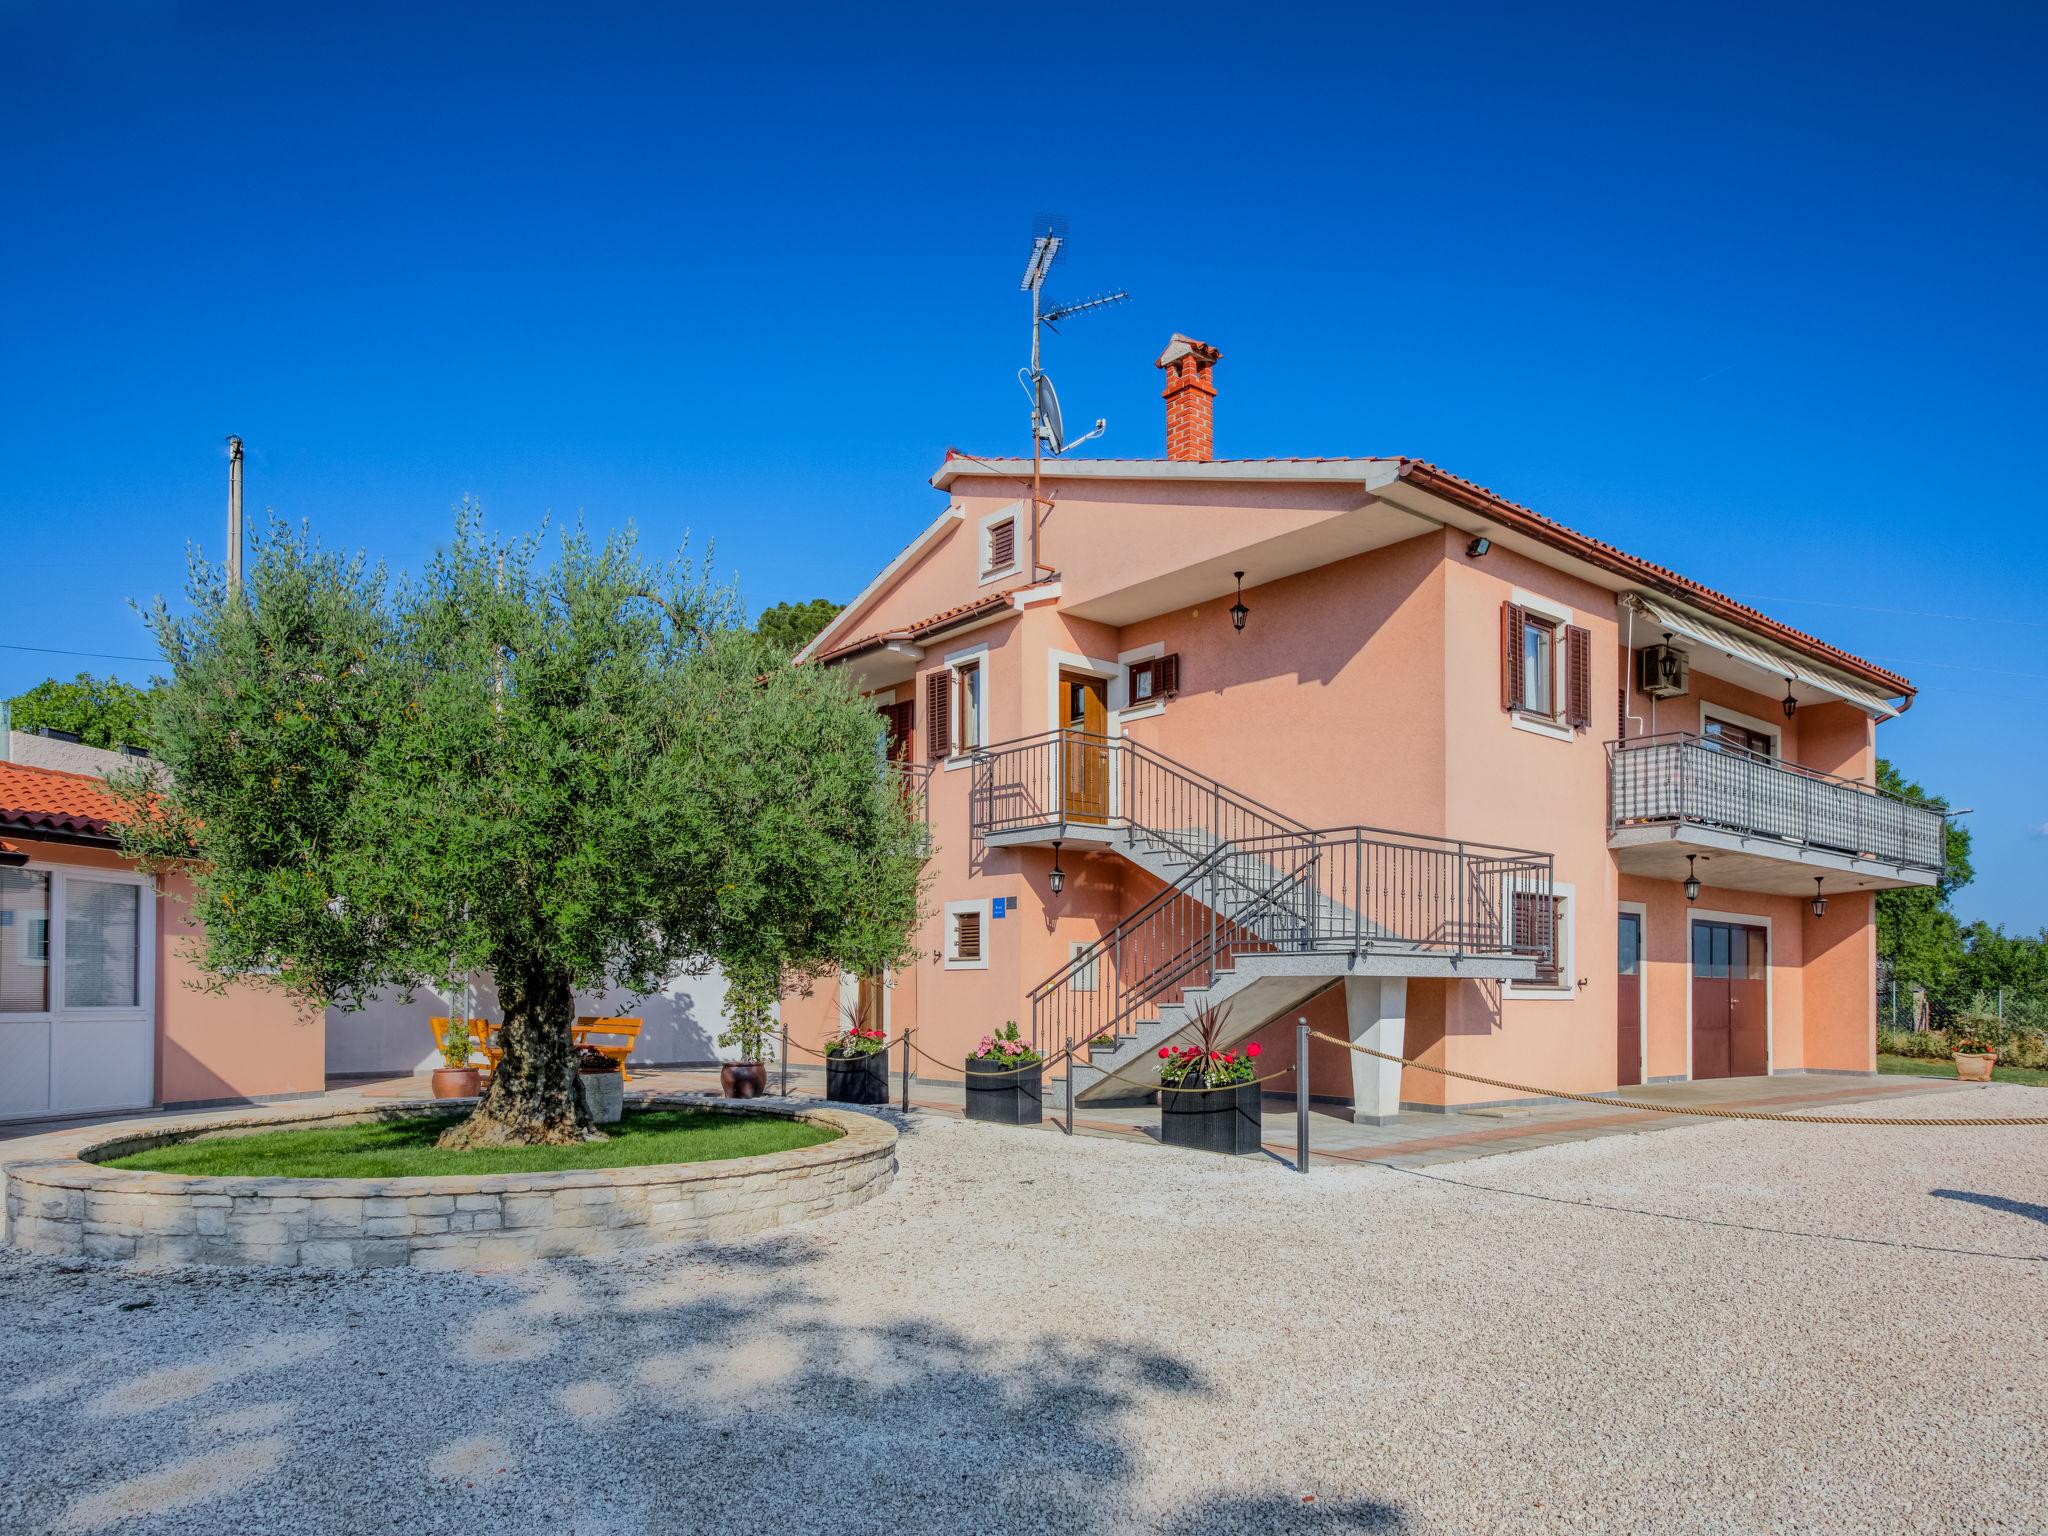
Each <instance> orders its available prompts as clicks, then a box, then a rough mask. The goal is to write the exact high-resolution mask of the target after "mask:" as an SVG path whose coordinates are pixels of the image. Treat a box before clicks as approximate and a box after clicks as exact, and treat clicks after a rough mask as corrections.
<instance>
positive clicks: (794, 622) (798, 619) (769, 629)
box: [754, 597, 846, 656]
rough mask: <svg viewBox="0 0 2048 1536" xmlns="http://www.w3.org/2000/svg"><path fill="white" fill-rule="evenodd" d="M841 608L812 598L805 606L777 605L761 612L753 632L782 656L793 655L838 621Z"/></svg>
mask: <svg viewBox="0 0 2048 1536" xmlns="http://www.w3.org/2000/svg"><path fill="white" fill-rule="evenodd" d="M845 606H846V605H845V604H844V603H835V602H833V601H832V600H831V599H830V598H829V597H814V598H812V599H811V600H810V601H809V602H808V603H777V604H776V605H775V606H774V607H773V608H769V609H766V610H764V611H763V612H762V614H761V617H760V620H759V621H758V622H757V623H756V624H755V625H754V633H755V634H757V635H759V636H760V637H761V639H762V640H763V641H765V642H766V643H768V644H769V645H772V646H774V647H775V648H776V649H777V650H779V651H781V652H782V653H783V654H784V655H789V656H793V655H795V654H796V653H797V652H798V651H800V650H802V649H803V648H804V647H805V646H807V645H809V644H810V643H811V641H812V640H813V639H815V638H816V637H817V634H818V631H819V630H821V629H823V628H824V627H825V626H826V625H827V624H830V623H831V622H832V621H833V620H834V619H836V618H838V617H839V612H840V610H841V609H842V608H844V607H845Z"/></svg>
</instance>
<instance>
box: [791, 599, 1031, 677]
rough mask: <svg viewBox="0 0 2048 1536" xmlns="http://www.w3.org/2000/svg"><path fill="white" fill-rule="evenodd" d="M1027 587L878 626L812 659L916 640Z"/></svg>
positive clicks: (976, 614)
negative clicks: (925, 615)
mask: <svg viewBox="0 0 2048 1536" xmlns="http://www.w3.org/2000/svg"><path fill="white" fill-rule="evenodd" d="M1023 590H1025V589H1024V587H1022V586H1015V587H1005V588H1004V589H1003V590H1002V591H1000V592H991V593H989V594H987V595H986V596H984V597H977V598H976V599H975V600H974V601H973V602H971V603H962V604H960V605H959V606H958V607H955V608H944V609H941V610H940V611H939V612H937V613H934V614H931V615H929V616H928V617H926V618H922V619H917V620H915V621H913V622H912V623H909V624H896V625H892V626H891V627H889V628H888V629H878V630H874V631H872V632H870V633H868V634H865V635H862V636H860V637H859V638H858V639H854V640H848V641H846V642H845V643H844V644H843V645H835V646H833V647H832V649H831V650H829V651H820V652H818V654H817V655H815V656H813V657H812V658H811V660H812V661H835V660H837V659H838V658H839V657H841V656H848V655H851V654H852V653H853V652H855V651H864V650H867V649H868V648H869V647H871V646H876V645H881V644H883V643H884V642H886V641H889V640H916V639H919V638H921V637H923V636H925V635H928V634H931V633H932V632H933V631H935V630H940V629H944V628H945V627H946V626H947V625H949V624H955V623H958V622H959V621H961V620H962V619H972V618H978V617H979V616H980V615H981V614H983V613H984V612H990V613H992V612H994V611H995V610H996V609H998V608H1007V607H1008V606H1009V605H1010V597H1011V594H1012V593H1016V592H1021V591H1023Z"/></svg>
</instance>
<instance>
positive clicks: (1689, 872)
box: [1685, 853, 1700, 902]
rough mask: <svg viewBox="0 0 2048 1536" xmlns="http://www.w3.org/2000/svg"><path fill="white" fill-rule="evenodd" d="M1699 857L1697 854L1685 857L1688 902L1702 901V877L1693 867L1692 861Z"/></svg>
mask: <svg viewBox="0 0 2048 1536" xmlns="http://www.w3.org/2000/svg"><path fill="white" fill-rule="evenodd" d="M1698 857H1699V855H1698V854H1696V853H1688V854H1687V855H1686V856H1685V899H1686V900H1687V901H1688V902H1694V901H1698V900H1699V899H1700V877H1699V874H1698V872H1697V871H1696V870H1694V868H1693V867H1692V861H1693V860H1694V859H1696V858H1698Z"/></svg>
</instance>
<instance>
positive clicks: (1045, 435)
mask: <svg viewBox="0 0 2048 1536" xmlns="http://www.w3.org/2000/svg"><path fill="white" fill-rule="evenodd" d="M1031 228H1032V235H1031V256H1030V258H1029V259H1028V260H1027V261H1026V262H1025V263H1024V277H1023V280H1022V281H1021V282H1019V283H1018V284H1017V287H1018V290H1019V291H1020V292H1023V293H1028V294H1030V295H1031V366H1030V367H1029V368H1027V369H1025V370H1023V371H1022V372H1021V373H1019V374H1018V375H1017V380H1018V382H1019V383H1020V384H1022V385H1023V386H1024V393H1025V394H1026V395H1027V396H1029V397H1030V400H1031V579H1032V580H1033V581H1036V580H1038V573H1039V570H1040V565H1039V559H1038V524H1039V521H1040V519H1041V517H1042V516H1043V515H1044V510H1045V498H1044V496H1043V495H1042V494H1041V483H1040V482H1041V476H1042V474H1043V465H1044V459H1045V453H1046V450H1047V449H1050V450H1051V451H1052V455H1053V457H1054V458H1058V457H1059V456H1060V455H1061V454H1063V453H1065V452H1066V451H1067V450H1068V449H1070V448H1078V447H1080V446H1081V444H1083V443H1085V442H1087V441H1089V440H1090V439H1091V438H1097V437H1100V436H1102V434H1103V433H1104V432H1106V431H1108V430H1109V423H1108V422H1107V421H1106V420H1104V419H1103V418H1102V417H1100V416H1098V417H1096V418H1095V427H1094V429H1093V430H1092V431H1089V432H1086V433H1083V434H1082V435H1081V436H1080V437H1077V438H1075V439H1074V440H1073V441H1072V442H1069V441H1068V440H1067V437H1066V424H1065V421H1064V419H1063V418H1062V417H1061V415H1060V397H1059V395H1058V394H1057V393H1056V392H1055V391H1054V389H1053V387H1052V380H1051V379H1050V378H1048V377H1047V376H1046V372H1045V370H1044V368H1042V367H1041V366H1039V333H1040V331H1041V330H1048V331H1051V332H1052V333H1053V334H1054V335H1055V336H1057V335H1058V334H1059V328H1060V324H1061V322H1063V321H1066V320H1071V319H1073V318H1074V317H1075V316H1076V315H1085V314H1087V313H1089V312H1090V311H1092V310H1097V309H1107V308H1109V307H1110V306H1111V305H1112V304H1121V303H1123V302H1124V301H1125V300H1126V299H1128V298H1129V297H1130V295H1129V294H1128V293H1126V292H1124V291H1123V290H1122V289H1121V288H1119V289H1118V290H1117V291H1116V292H1114V293H1101V294H1096V295H1095V296H1094V297H1092V298H1086V299H1081V300H1078V301H1076V302H1074V303H1071V304H1052V305H1048V304H1046V303H1045V301H1044V289H1045V278H1046V274H1047V273H1049V272H1051V271H1052V269H1053V267H1054V266H1055V265H1056V264H1057V263H1058V262H1059V259H1060V257H1061V256H1062V255H1064V254H1065V252H1066V247H1067V221H1066V220H1065V219H1063V218H1061V217H1059V216H1058V215H1057V214H1043V213H1042V214H1039V215H1038V216H1037V217H1036V218H1034V219H1033V220H1032V221H1031Z"/></svg>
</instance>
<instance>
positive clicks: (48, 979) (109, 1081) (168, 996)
mask: <svg viewBox="0 0 2048 1536" xmlns="http://www.w3.org/2000/svg"><path fill="white" fill-rule="evenodd" d="M115 814H116V807H115V805H114V802H113V801H112V800H111V799H110V798H109V797H108V795H107V792H106V788H105V786H104V785H103V784H102V783H101V781H100V780H99V779H97V778H95V777H93V776H91V775H89V774H79V773H64V772H59V771H56V770H53V769H48V768H37V767H30V766H27V765H24V764H21V763H15V762H6V761H0V1120H24V1119H37V1118H41V1117H44V1116H57V1115H80V1114H94V1113H99V1112H105V1111H115V1110H131V1109H147V1108H150V1107H152V1106H159V1105H160V1106H162V1107H164V1108H192V1107H195V1106H199V1105H205V1104H224V1103H235V1104H239V1103H247V1102H250V1101H256V1100H267V1099H279V1098H296V1097H300V1096H302V1095H306V1094H315V1093H319V1092H320V1091H321V1090H322V1088H323V1087H324V1059H323V1058H324V1053H325V1038H324V1029H323V1026H322V1022H321V1019H320V1016H319V1015H318V1014H317V1013H314V1014H312V1015H310V1016H307V1015H304V1014H301V1013H299V1012H297V1011H295V1010H294V1009H293V1008H292V1007H291V1006H290V1005H289V1004H288V1003H287V1002H286V1001H285V1000H284V999H283V998H282V997H281V996H280V995H279V994H277V993H274V992H269V991H265V990H263V989H261V988H256V987H247V986H236V987H230V988H228V989H226V990H225V991H224V992H218V993H216V992H209V991H200V990H196V989H195V988H194V987H193V986H192V983H193V982H194V981H196V980H197V979H198V971H197V969H196V967H195V966H194V965H193V963H192V961H191V959H190V958H189V957H188V955H187V953H186V951H187V949H188V947H189V946H188V944H187V942H186V941H187V940H188V939H190V938H191V937H192V936H193V928H192V924H191V921H190V918H189V911H190V896H191V882H190V881H189V880H188V879H187V878H186V877H185V876H183V875H176V874H174V875H171V876H168V877H167V878H165V879H163V880H161V881H158V880H153V879H152V878H151V877H149V876H148V875H144V874H139V873H137V872H136V870H135V869H134V867H133V866H132V865H131V864H129V863H128V862H127V861H126V860H124V859H123V858H122V857H121V856H120V854H119V853H118V852H117V851H116V848H115V842H114V837H113V833H112V830H111V826H112V818H113V817H114V816H115Z"/></svg>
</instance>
